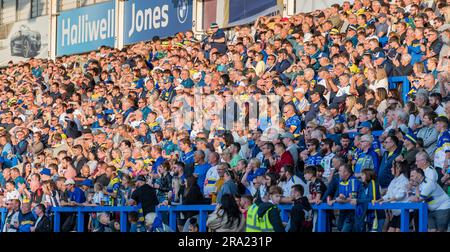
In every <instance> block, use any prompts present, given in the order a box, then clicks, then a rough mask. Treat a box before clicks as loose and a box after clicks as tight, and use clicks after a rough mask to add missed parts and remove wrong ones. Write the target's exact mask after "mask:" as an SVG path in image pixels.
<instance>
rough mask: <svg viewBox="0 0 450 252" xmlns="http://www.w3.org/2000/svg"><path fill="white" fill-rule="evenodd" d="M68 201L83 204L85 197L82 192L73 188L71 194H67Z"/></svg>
mask: <svg viewBox="0 0 450 252" xmlns="http://www.w3.org/2000/svg"><path fill="white" fill-rule="evenodd" d="M68 195H69V199H70V200H71V201H75V202H76V203H84V202H85V201H86V196H85V195H84V192H83V190H81V189H80V188H78V187H75V190H74V191H73V192H71V191H69V192H68Z"/></svg>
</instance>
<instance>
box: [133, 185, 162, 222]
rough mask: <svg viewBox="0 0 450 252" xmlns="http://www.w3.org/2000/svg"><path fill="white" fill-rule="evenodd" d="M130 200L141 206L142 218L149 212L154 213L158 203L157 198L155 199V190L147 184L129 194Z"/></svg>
mask: <svg viewBox="0 0 450 252" xmlns="http://www.w3.org/2000/svg"><path fill="white" fill-rule="evenodd" d="M131 198H132V199H133V200H134V201H136V202H137V203H138V204H139V203H140V204H141V205H142V212H143V213H144V216H145V215H146V214H148V213H150V212H155V208H156V206H157V205H158V203H159V202H158V198H157V197H156V190H155V189H154V188H152V187H150V186H149V185H148V184H145V185H143V186H141V187H139V188H137V189H136V190H135V191H134V192H133V194H131Z"/></svg>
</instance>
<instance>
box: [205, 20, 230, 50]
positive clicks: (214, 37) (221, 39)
mask: <svg viewBox="0 0 450 252" xmlns="http://www.w3.org/2000/svg"><path fill="white" fill-rule="evenodd" d="M210 29H211V33H212V34H211V35H210V36H209V38H208V42H209V44H210V45H211V48H215V49H217V52H218V53H220V54H225V53H226V51H227V44H226V39H225V32H224V31H223V30H222V29H219V25H218V24H217V23H211V25H210Z"/></svg>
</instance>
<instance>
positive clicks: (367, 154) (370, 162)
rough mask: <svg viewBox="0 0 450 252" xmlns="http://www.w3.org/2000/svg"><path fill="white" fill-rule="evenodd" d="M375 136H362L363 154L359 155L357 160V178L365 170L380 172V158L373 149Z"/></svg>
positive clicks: (355, 168) (355, 169)
mask: <svg viewBox="0 0 450 252" xmlns="http://www.w3.org/2000/svg"><path fill="white" fill-rule="evenodd" d="M372 142H373V136H372V135H363V136H361V140H360V145H361V152H360V153H359V155H358V159H357V160H356V164H355V167H354V168H353V171H354V172H355V176H357V177H359V176H360V174H361V171H362V170H364V169H372V170H375V173H377V171H378V165H379V163H380V158H379V156H378V154H377V153H376V152H375V151H374V150H373V148H372Z"/></svg>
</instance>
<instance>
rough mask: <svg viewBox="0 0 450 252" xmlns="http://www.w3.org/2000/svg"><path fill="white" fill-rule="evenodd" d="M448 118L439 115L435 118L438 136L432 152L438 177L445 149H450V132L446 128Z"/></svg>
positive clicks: (439, 176) (440, 175)
mask: <svg viewBox="0 0 450 252" xmlns="http://www.w3.org/2000/svg"><path fill="white" fill-rule="evenodd" d="M448 125H449V120H448V118H447V117H444V116H440V117H438V118H437V119H436V130H437V131H438V132H439V137H438V141H437V145H436V151H435V152H434V167H435V169H436V171H437V173H438V179H440V178H441V177H442V175H443V174H442V168H443V167H444V161H445V151H446V150H449V149H450V133H449V130H448Z"/></svg>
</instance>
